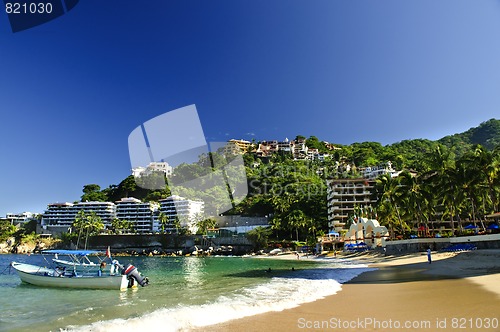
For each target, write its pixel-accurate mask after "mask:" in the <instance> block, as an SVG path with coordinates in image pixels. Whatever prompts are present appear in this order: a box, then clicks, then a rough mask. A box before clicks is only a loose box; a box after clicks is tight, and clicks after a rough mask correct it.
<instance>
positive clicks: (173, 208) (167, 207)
mask: <svg viewBox="0 0 500 332" xmlns="http://www.w3.org/2000/svg"><path fill="white" fill-rule="evenodd" d="M204 205H205V204H204V202H203V201H194V200H190V199H187V198H184V197H180V196H177V195H172V196H169V197H167V198H165V199H161V200H160V209H159V210H158V212H159V214H158V215H157V216H156V218H155V220H154V225H153V228H154V231H156V232H157V231H160V230H161V228H162V226H161V221H160V214H165V215H166V217H167V218H168V225H167V227H166V228H165V231H166V232H174V231H176V228H175V220H176V218H178V220H179V223H180V226H181V227H183V228H187V229H188V230H189V231H190V232H191V233H193V234H194V233H196V231H197V230H198V227H197V226H196V224H197V222H198V221H199V219H200V218H201V217H203V211H204Z"/></svg>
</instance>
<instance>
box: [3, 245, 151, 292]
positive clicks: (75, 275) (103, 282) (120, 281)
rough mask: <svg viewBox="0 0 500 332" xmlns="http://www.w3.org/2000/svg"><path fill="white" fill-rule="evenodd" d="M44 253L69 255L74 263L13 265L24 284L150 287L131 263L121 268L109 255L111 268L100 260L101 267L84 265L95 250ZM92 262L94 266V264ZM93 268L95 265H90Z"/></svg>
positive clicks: (83, 286)
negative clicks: (95, 267) (51, 265)
mask: <svg viewBox="0 0 500 332" xmlns="http://www.w3.org/2000/svg"><path fill="white" fill-rule="evenodd" d="M44 253H49V254H56V255H57V254H66V255H68V256H69V257H70V258H71V259H72V260H71V261H66V260H60V259H57V258H56V259H54V260H53V262H54V263H56V264H57V265H56V267H54V268H49V267H42V266H38V265H31V264H24V263H19V262H12V263H11V266H12V267H13V268H14V269H15V270H16V271H17V274H18V275H19V278H20V279H21V281H23V282H25V283H28V284H32V285H36V286H42V287H60V288H89V289H119V290H125V289H127V288H137V285H141V286H143V287H144V286H147V285H148V284H149V280H148V278H147V277H144V276H142V275H141V274H140V273H139V271H137V268H136V267H135V266H133V265H131V264H127V265H126V266H125V267H124V266H122V265H121V264H120V263H119V262H118V261H117V260H111V254H110V253H109V249H108V252H107V253H106V256H107V257H108V258H109V259H110V261H111V264H110V268H109V269H108V268H107V264H106V263H105V262H104V261H103V260H100V264H95V263H93V262H91V261H90V260H89V259H88V258H86V261H87V263H84V262H83V260H82V258H83V257H86V256H87V255H90V254H95V253H97V252H95V251H89V250H50V251H45V252H44ZM92 263H93V264H92ZM85 265H97V267H98V268H97V269H89V268H88V267H89V266H85ZM91 267H92V268H94V266H91Z"/></svg>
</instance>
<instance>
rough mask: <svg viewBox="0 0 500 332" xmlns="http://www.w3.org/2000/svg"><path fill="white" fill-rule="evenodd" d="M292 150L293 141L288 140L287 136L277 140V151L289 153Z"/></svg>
mask: <svg viewBox="0 0 500 332" xmlns="http://www.w3.org/2000/svg"><path fill="white" fill-rule="evenodd" d="M292 150H293V142H290V141H289V140H288V138H285V140H284V141H282V142H278V151H282V152H286V153H291V152H292Z"/></svg>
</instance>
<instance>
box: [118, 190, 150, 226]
mask: <svg viewBox="0 0 500 332" xmlns="http://www.w3.org/2000/svg"><path fill="white" fill-rule="evenodd" d="M115 203H116V218H118V219H120V220H127V221H130V222H131V223H132V225H133V228H134V230H135V231H137V232H139V233H150V232H152V231H153V229H154V220H155V213H156V211H157V210H158V208H159V205H158V204H157V203H152V202H146V203H143V202H142V201H141V200H139V199H137V198H134V197H126V198H122V199H121V200H119V201H116V202H115Z"/></svg>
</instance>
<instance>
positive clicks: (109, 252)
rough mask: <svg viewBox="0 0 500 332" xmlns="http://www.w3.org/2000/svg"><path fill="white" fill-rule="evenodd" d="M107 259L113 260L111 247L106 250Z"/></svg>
mask: <svg viewBox="0 0 500 332" xmlns="http://www.w3.org/2000/svg"><path fill="white" fill-rule="evenodd" d="M106 257H108V258H109V259H111V250H109V246H108V249H106Z"/></svg>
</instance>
